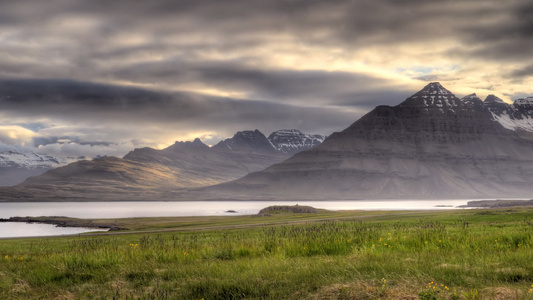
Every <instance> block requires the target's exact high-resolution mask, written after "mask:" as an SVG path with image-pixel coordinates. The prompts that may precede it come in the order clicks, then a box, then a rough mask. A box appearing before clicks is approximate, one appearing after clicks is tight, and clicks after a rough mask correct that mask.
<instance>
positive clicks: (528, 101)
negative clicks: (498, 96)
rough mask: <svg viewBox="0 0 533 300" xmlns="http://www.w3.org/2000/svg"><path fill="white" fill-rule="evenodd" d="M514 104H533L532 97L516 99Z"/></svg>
mask: <svg viewBox="0 0 533 300" xmlns="http://www.w3.org/2000/svg"><path fill="white" fill-rule="evenodd" d="M514 105H533V97H527V98H520V99H516V100H515V102H514Z"/></svg>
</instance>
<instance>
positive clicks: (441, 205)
mask: <svg viewBox="0 0 533 300" xmlns="http://www.w3.org/2000/svg"><path fill="white" fill-rule="evenodd" d="M435 207H453V205H443V204H440V205H435Z"/></svg>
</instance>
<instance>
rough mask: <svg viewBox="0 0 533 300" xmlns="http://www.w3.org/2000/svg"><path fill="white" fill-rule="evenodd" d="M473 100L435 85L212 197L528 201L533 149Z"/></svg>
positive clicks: (532, 181)
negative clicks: (518, 198) (501, 198)
mask: <svg viewBox="0 0 533 300" xmlns="http://www.w3.org/2000/svg"><path fill="white" fill-rule="evenodd" d="M432 96H433V97H432ZM469 98H471V99H466V100H473V101H472V103H474V105H472V103H468V101H466V102H467V103H464V102H463V101H461V100H460V99H459V98H457V97H456V96H455V95H453V94H452V93H451V92H449V91H447V90H446V89H444V88H443V87H442V86H441V85H440V84H436V83H430V84H428V85H427V86H426V87H425V88H424V89H422V90H421V91H419V92H417V93H415V94H414V95H412V96H411V97H409V98H407V99H406V100H405V101H403V102H401V103H400V104H398V105H396V106H378V107H376V108H375V109H374V110H372V111H371V112H369V113H368V114H366V115H365V116H363V117H362V118H360V119H359V120H357V121H356V122H354V123H353V124H352V125H350V126H348V127H347V128H346V129H345V130H343V131H341V132H336V133H333V134H332V135H330V136H329V137H328V138H327V139H326V140H325V141H324V142H323V143H322V144H321V145H320V146H317V147H315V148H313V149H311V150H307V151H303V152H300V153H298V154H296V155H294V156H292V157H291V158H289V159H287V160H285V161H283V162H281V163H278V164H274V165H272V166H270V167H268V168H267V169H265V170H263V171H260V172H256V173H251V174H248V175H247V176H245V177H243V178H241V179H238V180H235V181H232V182H229V183H224V184H221V185H218V186H215V187H211V188H207V189H206V191H207V192H214V193H219V194H220V193H226V195H237V194H238V192H237V191H240V193H241V194H242V192H243V191H244V192H245V193H247V194H246V196H243V197H258V196H257V195H261V196H260V197H263V198H267V199H276V200H279V199H319V200H328V199H406V198H410V199H427V198H465V197H466V198H470V197H473V198H479V197H491V196H492V197H494V196H507V197H510V196H527V195H529V194H530V192H531V188H530V186H532V184H533V176H532V175H533V142H532V141H531V140H530V139H525V138H523V137H522V136H521V135H520V134H518V133H517V132H516V131H512V130H509V129H507V128H505V127H504V126H502V124H500V123H499V122H496V121H495V120H494V119H493V117H492V116H493V115H492V113H491V112H490V110H489V109H487V108H486V107H485V106H479V105H476V104H475V102H476V100H475V99H473V98H474V97H473V96H471V97H469ZM489 103H490V101H489ZM478 104H479V103H478Z"/></svg>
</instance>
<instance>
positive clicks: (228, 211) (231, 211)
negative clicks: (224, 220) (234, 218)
mask: <svg viewBox="0 0 533 300" xmlns="http://www.w3.org/2000/svg"><path fill="white" fill-rule="evenodd" d="M226 212H227V213H233V214H234V213H236V212H237V211H235V210H232V209H230V210H226Z"/></svg>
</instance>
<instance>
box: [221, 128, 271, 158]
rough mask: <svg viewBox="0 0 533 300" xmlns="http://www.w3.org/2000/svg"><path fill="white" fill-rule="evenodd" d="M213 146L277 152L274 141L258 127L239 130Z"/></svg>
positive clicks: (241, 150)
mask: <svg viewBox="0 0 533 300" xmlns="http://www.w3.org/2000/svg"><path fill="white" fill-rule="evenodd" d="M212 148H213V149H214V150H218V151H231V152H245V153H251V152H255V153H269V154H272V153H276V149H275V148H274V146H273V145H272V143H270V141H269V140H268V139H267V138H266V136H265V135H264V134H263V133H261V131H259V130H257V129H256V130H253V131H252V130H244V131H239V132H237V133H235V135H234V136H233V137H232V138H229V139H225V140H223V141H220V142H219V143H218V144H216V145H215V146H213V147H212Z"/></svg>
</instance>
